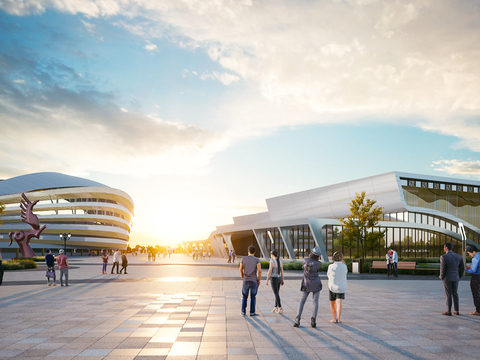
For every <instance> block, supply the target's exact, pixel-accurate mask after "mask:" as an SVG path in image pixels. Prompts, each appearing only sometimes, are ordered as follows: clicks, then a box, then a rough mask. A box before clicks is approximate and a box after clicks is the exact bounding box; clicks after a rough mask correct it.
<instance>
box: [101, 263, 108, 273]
mask: <svg viewBox="0 0 480 360" xmlns="http://www.w3.org/2000/svg"><path fill="white" fill-rule="evenodd" d="M102 272H107V263H103V264H102Z"/></svg>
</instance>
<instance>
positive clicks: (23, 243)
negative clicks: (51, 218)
mask: <svg viewBox="0 0 480 360" xmlns="http://www.w3.org/2000/svg"><path fill="white" fill-rule="evenodd" d="M22 198H23V199H22V202H21V204H20V209H21V211H22V212H21V217H22V221H23V222H25V223H27V224H28V225H30V226H31V227H32V229H31V230H28V231H23V230H17V231H15V233H14V232H13V231H12V232H10V233H9V234H8V236H9V237H10V244H8V246H10V245H12V242H13V240H15V241H16V242H17V243H18V247H19V248H20V251H21V253H22V257H35V256H37V255H36V254H35V252H34V251H33V250H32V247H31V246H30V239H31V238H33V237H35V238H37V239H38V238H39V236H40V234H41V233H42V231H43V230H45V228H46V227H47V225H43V226H42V227H40V221H39V220H38V217H37V216H36V215H35V214H34V213H33V207H34V206H35V204H36V203H38V200H35V201H34V202H31V201H30V200H29V199H28V198H27V196H26V195H25V193H22Z"/></svg>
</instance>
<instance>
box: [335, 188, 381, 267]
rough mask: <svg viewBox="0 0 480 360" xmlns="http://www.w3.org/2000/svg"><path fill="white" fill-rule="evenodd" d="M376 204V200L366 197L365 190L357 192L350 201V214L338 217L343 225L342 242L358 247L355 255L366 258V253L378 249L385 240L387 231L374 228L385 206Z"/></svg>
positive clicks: (344, 244)
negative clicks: (342, 217)
mask: <svg viewBox="0 0 480 360" xmlns="http://www.w3.org/2000/svg"><path fill="white" fill-rule="evenodd" d="M375 204H376V201H375V200H371V199H366V198H365V191H362V192H361V193H360V194H358V193H356V194H355V199H353V200H352V202H351V203H350V215H348V216H347V217H346V218H344V219H338V220H339V221H340V223H341V224H342V225H343V230H342V234H343V237H341V238H340V239H339V240H340V244H341V245H343V247H345V248H349V249H355V248H356V249H357V252H356V253H354V257H362V258H365V254H366V253H367V252H369V251H372V250H374V249H378V247H379V245H380V244H381V242H382V240H383V237H384V234H385V232H384V231H374V230H373V228H374V227H376V226H377V224H378V221H379V220H380V219H381V215H382V213H383V208H382V207H379V206H375Z"/></svg>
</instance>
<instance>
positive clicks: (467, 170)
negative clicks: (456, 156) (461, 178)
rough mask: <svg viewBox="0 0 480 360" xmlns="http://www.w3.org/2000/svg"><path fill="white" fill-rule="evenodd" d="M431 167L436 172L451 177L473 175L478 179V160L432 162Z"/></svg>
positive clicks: (479, 164)
mask: <svg viewBox="0 0 480 360" xmlns="http://www.w3.org/2000/svg"><path fill="white" fill-rule="evenodd" d="M432 166H433V167H434V170H436V171H442V172H446V173H448V174H451V175H474V176H476V177H480V161H479V160H468V161H462V160H439V161H434V162H433V164H432Z"/></svg>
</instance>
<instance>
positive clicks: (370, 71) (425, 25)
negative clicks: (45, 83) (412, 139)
mask: <svg viewBox="0 0 480 360" xmlns="http://www.w3.org/2000/svg"><path fill="white" fill-rule="evenodd" d="M0 8H2V9H3V10H5V11H7V12H9V13H12V14H17V15H25V14H32V13H41V12H43V11H45V9H47V8H50V9H54V10H56V11H62V12H68V13H73V14H83V15H86V16H88V17H103V18H104V19H106V20H107V21H112V22H114V23H115V24H116V25H118V26H122V27H124V28H125V29H127V30H128V31H130V32H132V33H134V34H136V35H138V36H142V37H143V38H144V39H154V38H164V39H165V38H166V39H168V40H169V41H172V42H175V43H176V44H178V46H181V47H189V48H192V49H198V48H200V49H202V50H203V51H205V52H206V53H208V55H209V56H210V58H211V59H212V60H213V61H215V62H217V63H218V64H219V65H221V66H222V67H223V68H224V69H225V72H224V73H222V74H221V73H220V72H218V73H206V74H204V75H202V76H203V78H204V79H217V80H219V81H221V82H222V83H223V84H225V85H229V84H232V83H234V82H238V81H239V80H240V79H242V80H244V81H245V83H246V84H248V85H249V86H250V87H251V89H253V91H255V92H256V91H258V92H259V93H260V95H261V96H262V97H263V99H266V100H267V101H268V102H269V103H272V104H275V105H281V106H286V107H288V108H290V109H294V108H296V109H298V110H299V111H301V112H303V111H305V112H307V113H308V116H307V117H303V116H291V118H290V119H286V120H285V122H283V121H282V122H281V124H282V125H302V124H305V123H308V122H311V121H316V122H323V123H325V122H334V121H338V119H339V118H341V119H342V121H343V119H350V121H353V122H355V121H363V120H359V119H365V118H366V117H367V118H370V119H375V121H379V122H395V121H397V119H399V118H402V119H406V118H409V119H411V120H410V122H411V125H415V126H419V127H421V128H422V129H424V130H427V131H436V132H440V133H442V134H450V135H454V136H457V137H458V138H459V139H461V141H460V142H459V146H467V147H469V148H471V149H474V150H475V151H479V148H480V146H479V145H477V144H478V143H480V141H479V140H480V134H479V133H478V129H477V125H476V119H478V118H479V117H480V97H479V96H478V94H480V73H479V70H478V58H480V44H479V43H478V33H479V32H480V23H479V22H478V11H479V9H478V4H477V3H476V2H471V1H461V2H460V1H455V2H454V1H449V0H436V1H431V0H418V1H415V2H412V1H402V0H398V1H389V0H388V1H387V0H384V1H382V0H378V1H377V0H344V1H341V0H336V1H321V2H320V1H319V2H267V1H266V2H251V1H242V2H240V1H234V0H215V1H207V0H205V1H190V0H188V1H187V0H183V1H182V0H170V1H162V2H158V1H149V0H119V1H114V0H102V1H94V0H84V1H81V0H75V1H74V0H63V1H62V0H58V1H55V2H52V1H50V0H39V1H33V0H23V1H19V2H14V3H13V2H2V3H0ZM113 15H115V16H113ZM110 19H111V20H110ZM212 19H214V21H212ZM184 76H186V73H185V74H184ZM234 105H235V104H234ZM310 112H314V113H316V114H318V116H317V117H316V120H312V119H313V117H312V116H311V115H310ZM246 115H247V116H249V117H250V118H251V117H256V118H257V119H258V121H256V122H254V123H252V124H251V126H253V127H258V128H263V127H267V126H270V127H276V126H278V123H276V122H275V121H272V120H271V117H269V116H268V114H267V116H265V117H263V118H258V116H256V114H253V115H255V116H252V113H250V114H246ZM453 120H455V121H456V125H453V124H449V122H452V121H453Z"/></svg>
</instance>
